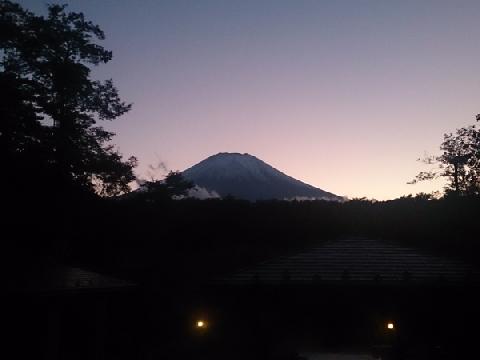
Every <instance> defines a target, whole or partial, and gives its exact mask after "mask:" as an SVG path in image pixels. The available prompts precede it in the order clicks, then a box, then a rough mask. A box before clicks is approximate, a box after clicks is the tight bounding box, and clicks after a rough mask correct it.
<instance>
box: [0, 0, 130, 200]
mask: <svg viewBox="0 0 480 360" xmlns="http://www.w3.org/2000/svg"><path fill="white" fill-rule="evenodd" d="M0 34H1V35H0V47H1V52H0V55H1V58H0V89H1V93H0V101H1V105H0V111H1V118H2V121H1V123H0V147H1V150H2V155H3V156H4V158H5V160H4V163H3V164H2V167H3V168H4V171H5V173H7V174H8V176H6V177H2V184H1V185H2V188H3V189H5V188H8V189H9V191H10V190H11V189H12V188H15V189H16V190H18V191H22V190H25V189H31V188H34V189H31V190H32V191H31V193H30V195H31V196H34V195H35V193H36V192H39V191H43V192H49V191H57V192H58V191H60V190H61V191H60V192H62V194H63V195H62V196H66V195H67V194H70V193H71V192H72V191H74V189H77V191H78V190H81V191H91V192H96V193H98V194H101V195H114V194H118V193H122V192H126V191H128V189H129V188H128V183H129V182H131V181H133V180H134V176H133V173H132V168H133V167H134V166H135V165H136V159H135V158H130V159H129V160H128V161H123V160H122V156H121V155H120V154H119V153H118V152H117V151H116V150H115V148H114V147H113V146H112V145H110V144H109V141H110V140H111V139H112V136H113V135H114V134H113V133H111V132H109V131H106V130H105V129H103V128H102V127H100V126H98V125H97V124H96V123H97V121H98V120H113V119H115V118H116V117H118V116H120V115H122V114H124V113H125V112H127V111H128V110H129V109H130V105H128V104H125V103H124V102H122V101H121V100H120V98H119V95H118V92H117V90H116V88H115V87H114V86H113V83H112V81H111V80H107V81H105V82H100V81H94V80H92V79H91V78H90V72H91V70H90V67H89V66H92V65H98V64H101V63H106V62H108V61H110V60H111V58H112V53H111V52H110V51H108V50H105V49H104V48H103V47H102V46H100V45H98V44H97V43H95V42H94V39H98V40H103V39H104V33H103V32H102V30H101V29H100V28H99V27H98V26H97V25H94V24H93V23H91V22H90V21H87V20H86V19H85V18H84V16H83V14H82V13H73V12H66V11H65V6H60V5H50V6H48V15H47V16H46V17H43V16H37V15H35V14H33V13H31V12H28V11H26V10H24V9H23V8H22V7H21V6H19V5H17V4H15V3H12V2H10V1H6V0H3V1H1V2H0ZM33 179H34V180H33Z"/></svg>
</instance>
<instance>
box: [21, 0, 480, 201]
mask: <svg viewBox="0 0 480 360" xmlns="http://www.w3.org/2000/svg"><path fill="white" fill-rule="evenodd" d="M62 2H65V1H62ZM67 2H68V3H69V4H70V9H72V10H76V11H83V12H84V13H85V15H86V16H87V17H88V18H89V19H91V20H93V21H94V22H97V23H98V24H100V25H101V27H102V28H103V30H104V31H105V32H106V35H107V40H106V41H104V42H103V45H104V46H105V47H107V48H109V49H111V50H113V53H114V59H113V61H112V62H111V63H109V64H107V65H103V66H101V67H99V68H98V70H95V73H94V74H95V77H97V78H109V77H112V78H113V79H114V82H115V84H116V85H117V87H118V88H119V90H120V94H121V95H122V97H123V98H124V99H125V100H126V101H129V102H133V103H134V105H133V109H132V111H131V112H130V113H128V114H127V115H125V116H123V117H122V118H121V119H118V120H116V121H115V122H113V123H111V124H108V125H107V128H109V129H112V130H113V131H115V132H116V133H117V136H116V137H115V141H114V142H115V143H116V144H117V145H118V146H119V148H120V150H121V152H122V153H124V154H125V155H126V156H129V155H135V156H137V157H138V159H139V160H140V166H139V168H138V172H139V174H143V175H144V174H145V171H146V168H147V166H148V165H149V164H155V163H158V162H159V161H163V162H165V163H166V165H167V166H168V168H169V169H172V170H176V169H179V170H183V169H185V168H187V167H189V166H192V165H194V164H195V163H197V162H198V161H200V160H202V159H204V158H205V157H207V156H210V155H213V154H215V153H218V152H224V151H232V152H242V153H244V152H248V153H250V154H252V155H255V156H257V157H258V158H260V159H262V160H264V161H266V162H267V163H269V164H271V165H272V166H274V167H276V168H278V169H279V170H281V171H283V172H285V173H287V174H288V175H291V176H293V177H295V178H297V179H299V180H302V181H305V182H307V183H309V184H312V185H314V186H317V187H320V188H322V189H324V190H327V191H331V192H334V193H336V194H339V195H344V196H349V197H362V196H366V197H368V198H376V199H379V200H380V199H391V198H395V197H398V196H401V195H405V194H409V193H416V192H419V191H432V190H435V189H441V184H439V183H432V184H422V185H415V186H412V185H407V184H406V182H407V181H409V180H411V179H412V178H413V177H414V176H415V174H416V173H417V172H418V171H419V170H422V169H424V168H425V167H424V166H423V165H422V164H420V163H418V162H417V161H416V159H417V158H419V157H421V156H422V155H423V154H424V153H425V152H427V153H430V154H434V153H437V152H438V147H439V144H440V143H441V141H442V137H443V134H444V133H445V132H450V131H454V130H455V129H456V128H458V127H461V126H464V125H468V124H472V123H474V116H475V114H477V113H479V112H480V66H479V65H480V21H479V20H478V19H480V1H396V2H393V1H363V0H352V1H342V0H340V1H248V0H244V1H236V2H233V1H181V0H175V1H174V0H172V1H147V0H146V1H141V2H136V1H135V2H134V1H120V0H117V1H113V0H103V1H93V0H81V1H80V0H72V1H67ZM21 4H23V5H24V6H26V7H28V8H29V9H31V10H34V11H36V12H40V11H41V9H42V8H43V1H38V0H28V1H27V0H25V1H21Z"/></svg>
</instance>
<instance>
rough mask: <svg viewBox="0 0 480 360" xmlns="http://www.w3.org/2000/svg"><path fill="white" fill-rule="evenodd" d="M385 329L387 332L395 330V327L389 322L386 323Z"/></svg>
mask: <svg viewBox="0 0 480 360" xmlns="http://www.w3.org/2000/svg"><path fill="white" fill-rule="evenodd" d="M387 329H388V330H393V329H395V326H394V325H393V322H391V321H389V322H388V323H387Z"/></svg>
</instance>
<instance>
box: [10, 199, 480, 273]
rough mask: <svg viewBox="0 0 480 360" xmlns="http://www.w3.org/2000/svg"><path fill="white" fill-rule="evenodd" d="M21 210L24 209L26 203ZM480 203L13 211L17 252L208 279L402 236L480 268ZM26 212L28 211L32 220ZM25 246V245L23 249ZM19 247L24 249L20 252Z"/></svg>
mask: <svg viewBox="0 0 480 360" xmlns="http://www.w3.org/2000/svg"><path fill="white" fill-rule="evenodd" d="M20 206H24V209H23V213H22V210H21V209H19V207H20ZM479 210H480V199H478V198H468V197H446V198H443V199H439V200H432V199H427V198H425V197H404V198H400V199H396V200H392V201H382V202H375V201H368V200H352V201H348V202H345V203H337V202H327V201H302V202H296V201H293V202H287V201H263V202H256V203H251V202H247V201H241V200H234V199H226V200H162V201H160V202H151V201H147V200H146V199H145V198H139V199H136V198H130V199H128V198H127V199H104V198H91V199H84V200H82V201H75V202H72V203H70V204H67V203H62V204H60V205H59V204H58V203H48V202H43V203H39V202H38V201H33V200H32V201H27V202H24V203H23V204H22V205H18V206H17V211H15V212H14V213H13V214H17V215H18V214H20V213H22V216H17V217H16V216H12V215H10V219H9V224H10V226H11V227H12V228H11V229H10V230H9V231H10V233H12V234H15V235H14V236H13V237H12V238H11V240H7V241H12V244H15V247H16V249H17V251H16V253H17V254H18V255H19V256H20V257H23V258H25V259H27V258H29V256H28V254H30V255H32V257H38V255H42V256H43V257H44V258H45V257H50V258H55V259H56V261H63V262H68V263H78V264H83V265H85V264H87V265H89V266H94V267H98V268H103V269H106V270H108V271H113V272H121V273H123V274H124V275H128V276H133V277H138V278H142V279H143V278H148V276H156V275H155V274H156V273H158V272H162V271H163V272H164V274H165V277H166V280H167V278H171V279H176V280H178V277H180V278H182V279H185V280H187V279H191V278H196V277H202V278H209V277H211V276H216V275H219V274H222V273H225V272H229V271H233V270H234V269H237V268H240V267H243V266H248V265H250V264H253V263H255V262H258V261H260V260H263V259H267V258H271V257H273V256H278V255H281V254H288V253H292V252H295V251H300V250H301V249H303V248H306V247H308V246H311V245H315V244H319V243H321V242H322V241H326V240H329V239H332V238H336V237H344V236H365V237H374V238H381V239H385V240H394V241H398V242H399V243H401V244H404V245H407V246H412V247H416V248H419V249H420V250H422V249H423V250H424V251H427V252H433V253H438V254H441V255H447V256H453V257H459V258H463V259H465V260H467V261H470V262H474V263H477V264H480V256H479V254H480V245H479V242H478V213H479ZM27 215H28V216H27ZM19 246H20V248H19ZM19 249H20V250H19Z"/></svg>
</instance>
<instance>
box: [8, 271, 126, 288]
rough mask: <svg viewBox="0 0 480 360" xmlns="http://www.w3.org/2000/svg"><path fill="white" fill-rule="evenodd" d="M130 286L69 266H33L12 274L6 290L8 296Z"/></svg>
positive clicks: (112, 278)
mask: <svg viewBox="0 0 480 360" xmlns="http://www.w3.org/2000/svg"><path fill="white" fill-rule="evenodd" d="M133 286H135V285H134V284H133V283H131V282H129V281H125V280H121V279H117V278H115V277H112V276H107V275H102V274H99V273H97V272H94V271H90V270H85V269H82V268H78V267H68V266H32V267H30V268H28V269H22V270H18V269H17V271H15V273H14V274H12V276H11V277H10V281H9V283H8V284H7V289H8V290H9V291H10V292H26V293H58V292H88V291H102V290H103V291H105V290H114V289H125V288H130V287H133Z"/></svg>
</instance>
